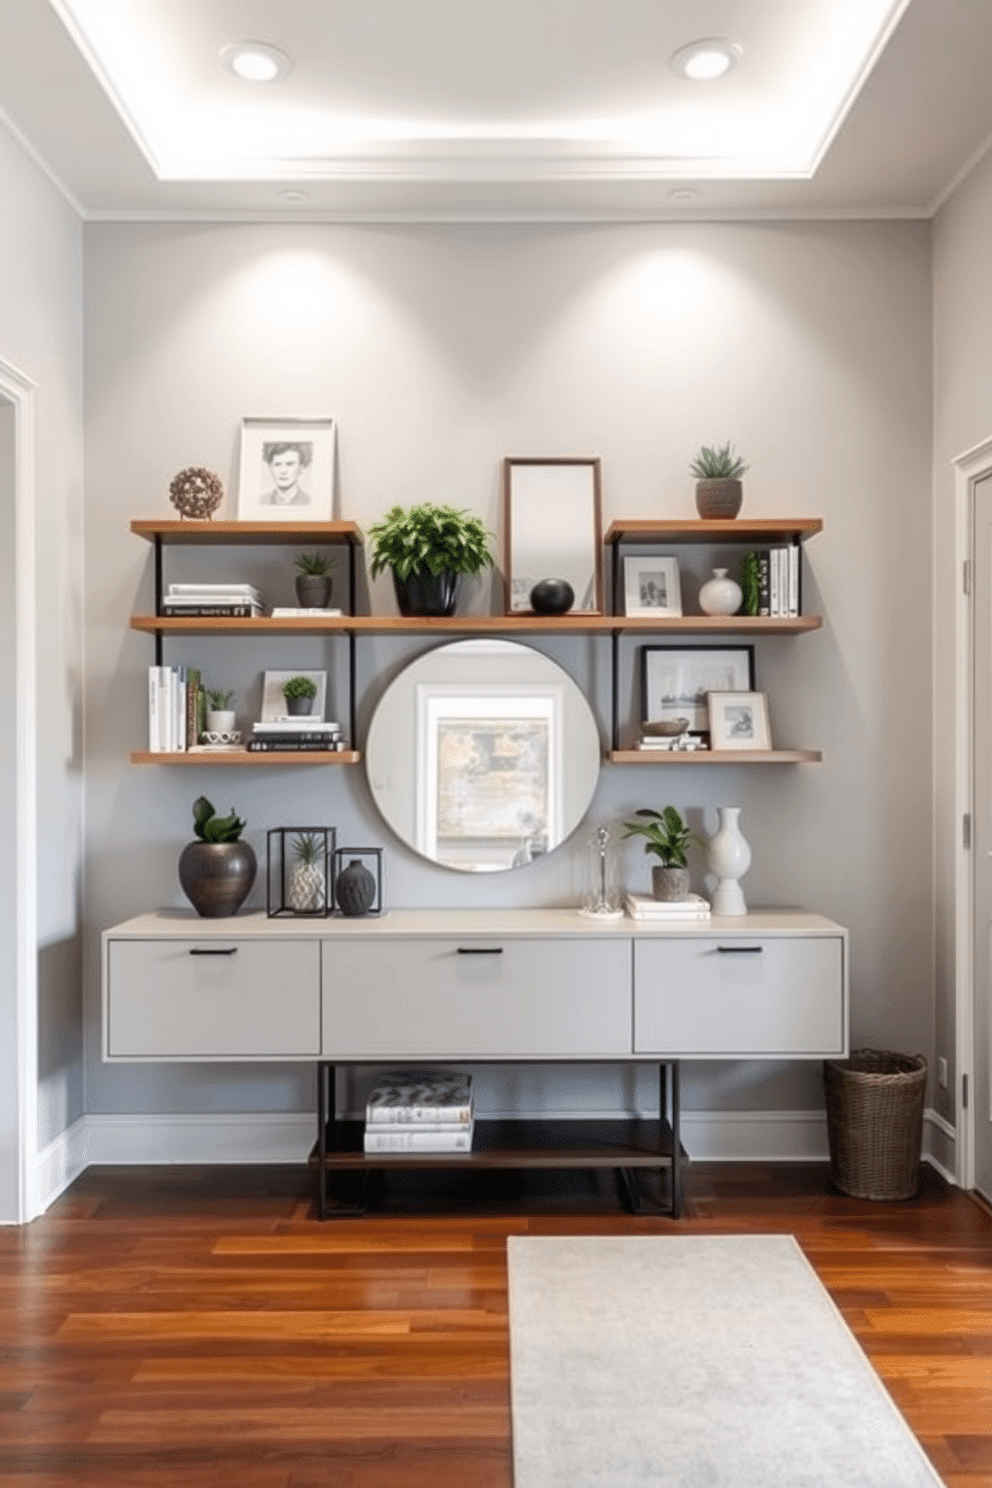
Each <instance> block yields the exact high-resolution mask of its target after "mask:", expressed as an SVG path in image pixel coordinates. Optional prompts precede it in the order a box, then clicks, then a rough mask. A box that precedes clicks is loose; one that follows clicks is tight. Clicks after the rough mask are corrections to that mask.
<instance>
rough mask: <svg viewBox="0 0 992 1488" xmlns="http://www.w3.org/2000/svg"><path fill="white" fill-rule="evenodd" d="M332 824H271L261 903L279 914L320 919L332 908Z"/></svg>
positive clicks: (271, 914)
mask: <svg viewBox="0 0 992 1488" xmlns="http://www.w3.org/2000/svg"><path fill="white" fill-rule="evenodd" d="M336 842H337V828H336V827H273V828H272V829H271V830H270V831H269V833H268V866H267V872H266V883H265V904H266V910H267V913H268V915H269V918H270V919H275V918H276V917H277V916H279V915H293V916H298V917H299V916H302V917H305V918H311V919H324V918H326V916H327V915H329V914H331V912H332V911H333V909H334V867H335V864H334V848H335V844H336Z"/></svg>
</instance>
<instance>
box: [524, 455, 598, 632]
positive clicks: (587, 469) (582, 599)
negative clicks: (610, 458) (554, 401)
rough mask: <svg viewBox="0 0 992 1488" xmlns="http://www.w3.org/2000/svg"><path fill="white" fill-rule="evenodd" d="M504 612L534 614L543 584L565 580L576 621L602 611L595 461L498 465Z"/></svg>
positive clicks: (525, 462)
mask: <svg viewBox="0 0 992 1488" xmlns="http://www.w3.org/2000/svg"><path fill="white" fill-rule="evenodd" d="M503 532H504V538H505V545H506V569H505V574H506V612H507V614H517V613H519V612H521V611H523V612H524V613H528V614H529V613H532V606H531V602H530V592H531V590H532V589H533V587H534V585H535V584H538V583H540V581H541V580H542V579H565V580H566V581H567V582H568V583H569V584H571V586H572V589H573V591H574V594H575V603H574V604H573V605H572V609H571V614H573V615H599V614H602V611H603V559H602V554H603V523H602V514H601V495H600V468H599V460H598V459H596V458H590V459H571V458H566V457H563V458H561V459H547V460H544V459H535V460H529V459H511V458H507V459H505V460H504V461H503Z"/></svg>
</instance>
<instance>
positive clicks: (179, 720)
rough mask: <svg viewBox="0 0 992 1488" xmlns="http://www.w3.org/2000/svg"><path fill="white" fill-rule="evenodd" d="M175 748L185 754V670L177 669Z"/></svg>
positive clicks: (182, 668)
mask: <svg viewBox="0 0 992 1488" xmlns="http://www.w3.org/2000/svg"><path fill="white" fill-rule="evenodd" d="M176 748H177V749H179V750H181V751H182V753H183V754H185V753H186V668H185V667H180V668H179V669H178V678H177V682H176Z"/></svg>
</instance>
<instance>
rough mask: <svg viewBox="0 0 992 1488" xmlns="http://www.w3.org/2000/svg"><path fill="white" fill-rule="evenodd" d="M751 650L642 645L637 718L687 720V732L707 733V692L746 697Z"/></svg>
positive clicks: (750, 684)
mask: <svg viewBox="0 0 992 1488" xmlns="http://www.w3.org/2000/svg"><path fill="white" fill-rule="evenodd" d="M753 688H754V647H753V646H643V647H642V648H641V719H642V721H643V722H645V723H652V722H655V721H662V720H667V719H675V718H687V719H688V720H689V727H688V732H689V733H691V734H707V733H709V731H710V709H709V696H710V694H711V693H718V694H724V693H731V692H743V693H751V692H752V690H753Z"/></svg>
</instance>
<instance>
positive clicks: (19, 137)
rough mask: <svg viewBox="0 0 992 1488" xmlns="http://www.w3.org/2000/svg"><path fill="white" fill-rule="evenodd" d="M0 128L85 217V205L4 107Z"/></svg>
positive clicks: (63, 197) (79, 214)
mask: <svg viewBox="0 0 992 1488" xmlns="http://www.w3.org/2000/svg"><path fill="white" fill-rule="evenodd" d="M0 128H2V129H3V130H4V131H5V132H6V133H7V134H8V135H9V136H10V138H11V139H12V140H13V141H14V144H15V145H16V146H17V147H18V149H19V150H20V151H22V153H23V154H24V155H26V156H27V158H28V159H29V160H30V161H31V164H32V165H35V166H37V168H38V170H40V171H41V173H42V175H43V176H44V177H45V178H46V180H48V181H50V182H51V184H52V185H53V186H54V187H55V190H56V191H57V192H58V193H59V195H60V196H61V197H62V199H63V201H65V202H66V203H67V204H68V206H70V207H71V208H72V210H73V211H74V212H75V214H76V216H77V217H80V218H83V219H85V217H86V211H85V209H84V207H83V204H82V202H80V201H79V200H78V198H76V197H75V196H73V194H72V192H71V191H70V190H69V188H68V186H67V185H66V184H65V182H64V181H63V180H62V178H61V176H59V175H58V174H57V173H56V172H55V171H54V170H53V169H52V167H51V166H50V165H49V163H48V161H47V160H46V159H45V157H44V155H42V153H41V151H40V150H36V149H35V147H34V145H33V144H32V143H31V141H30V140H29V139H28V137H27V135H26V134H23V133H22V132H21V130H20V129H18V127H17V125H16V124H15V123H14V121H13V119H12V118H11V117H10V115H9V114H8V113H5V112H4V110H3V109H2V108H0Z"/></svg>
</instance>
